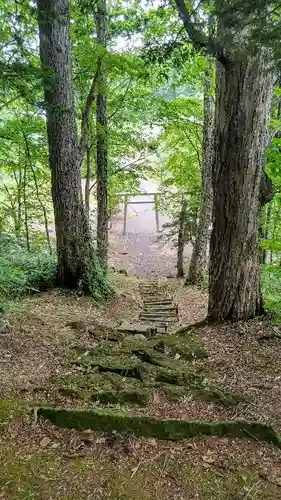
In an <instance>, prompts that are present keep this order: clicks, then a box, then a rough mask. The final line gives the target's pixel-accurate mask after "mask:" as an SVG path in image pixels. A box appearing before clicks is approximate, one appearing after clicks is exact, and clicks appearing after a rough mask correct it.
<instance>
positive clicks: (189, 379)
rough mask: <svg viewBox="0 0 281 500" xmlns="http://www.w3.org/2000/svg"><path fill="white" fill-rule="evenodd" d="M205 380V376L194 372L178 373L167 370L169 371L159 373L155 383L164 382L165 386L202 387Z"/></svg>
mask: <svg viewBox="0 0 281 500" xmlns="http://www.w3.org/2000/svg"><path fill="white" fill-rule="evenodd" d="M202 380H203V375H201V374H199V373H196V372H192V371H188V370H186V371H180V370H179V371H176V370H167V371H163V370H162V371H159V373H158V375H157V376H156V378H155V382H164V384H173V385H183V386H186V387H194V388H195V387H197V386H200V387H201V383H202Z"/></svg>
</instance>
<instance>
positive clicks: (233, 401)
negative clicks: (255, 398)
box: [192, 386, 249, 406]
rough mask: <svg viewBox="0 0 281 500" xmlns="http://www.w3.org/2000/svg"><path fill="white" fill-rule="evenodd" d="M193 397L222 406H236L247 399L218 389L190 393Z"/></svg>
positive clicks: (245, 396)
mask: <svg viewBox="0 0 281 500" xmlns="http://www.w3.org/2000/svg"><path fill="white" fill-rule="evenodd" d="M192 394H193V396H194V397H196V398H199V399H204V400H205V401H211V402H213V403H216V404H222V405H223V406H236V405H237V404H238V403H241V402H245V401H247V400H248V399H249V397H248V395H247V394H242V393H238V392H230V391H225V390H223V389H221V388H219V387H214V386H213V387H202V388H197V389H195V390H193V391H192Z"/></svg>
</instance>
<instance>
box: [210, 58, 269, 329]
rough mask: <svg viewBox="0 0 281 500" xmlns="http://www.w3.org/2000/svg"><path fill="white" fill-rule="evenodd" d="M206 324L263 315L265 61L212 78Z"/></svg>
mask: <svg viewBox="0 0 281 500" xmlns="http://www.w3.org/2000/svg"><path fill="white" fill-rule="evenodd" d="M217 90H218V95H217V112H216V131H215V160H214V163H213V187H214V205H213V231H212V236H211V242H210V284H209V310H208V317H209V319H210V320H234V321H235V320H246V319H249V318H251V317H253V316H255V315H258V314H261V313H262V312H263V301H262V295H261V290H260V270H259V238H258V233H259V214H260V203H261V200H260V189H261V179H262V172H263V155H264V147H265V139H266V130H267V121H268V115H269V103H270V100H271V96H272V77H271V74H270V71H269V70H268V67H267V65H266V61H265V60H264V59H263V58H262V57H260V59H259V60H258V59H252V60H250V59H249V60H247V59H245V60H244V61H241V62H239V61H235V62H231V61H229V62H228V63H226V64H225V65H224V66H220V69H219V71H218V77H217Z"/></svg>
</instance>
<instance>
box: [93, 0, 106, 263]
mask: <svg viewBox="0 0 281 500" xmlns="http://www.w3.org/2000/svg"><path fill="white" fill-rule="evenodd" d="M106 18H107V10H106V0H98V2H97V11H96V14H95V21H96V31H97V42H98V44H99V45H101V46H102V47H104V48H106V37H107V19H106ZM106 92H107V90H106V73H105V67H104V63H103V61H102V63H101V69H100V72H99V78H98V95H97V104H96V125H97V149H96V180H97V203H98V207H97V250H98V257H99V260H100V263H101V265H102V266H103V267H104V268H106V267H107V250H108V193H107V190H108V151H107V95H106Z"/></svg>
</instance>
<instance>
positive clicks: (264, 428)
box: [37, 407, 281, 448]
mask: <svg viewBox="0 0 281 500" xmlns="http://www.w3.org/2000/svg"><path fill="white" fill-rule="evenodd" d="M37 414H38V415H41V416H42V417H44V418H47V419H49V420H50V421H51V422H53V423H54V424H56V425H57V426H59V427H67V428H74V429H78V430H85V429H94V430H97V431H102V432H108V431H118V432H120V433H126V434H128V433H129V434H134V435H136V436H144V437H156V438H159V439H169V440H180V439H186V438H191V437H195V436H199V435H202V434H204V435H209V436H219V437H222V436H229V437H247V438H251V439H255V440H256V439H258V440H260V441H267V442H269V443H272V444H274V445H276V446H278V447H279V448H281V436H280V434H279V433H278V432H277V431H276V430H275V429H274V428H273V427H272V426H270V425H265V424H262V423H260V422H246V421H237V420H230V421H210V422H207V421H188V420H158V419H155V418H152V417H143V416H134V415H131V414H129V413H126V412H120V411H116V410H114V411H112V409H106V410H91V411H81V410H64V409H54V408H45V407H41V408H38V409H37Z"/></svg>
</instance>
